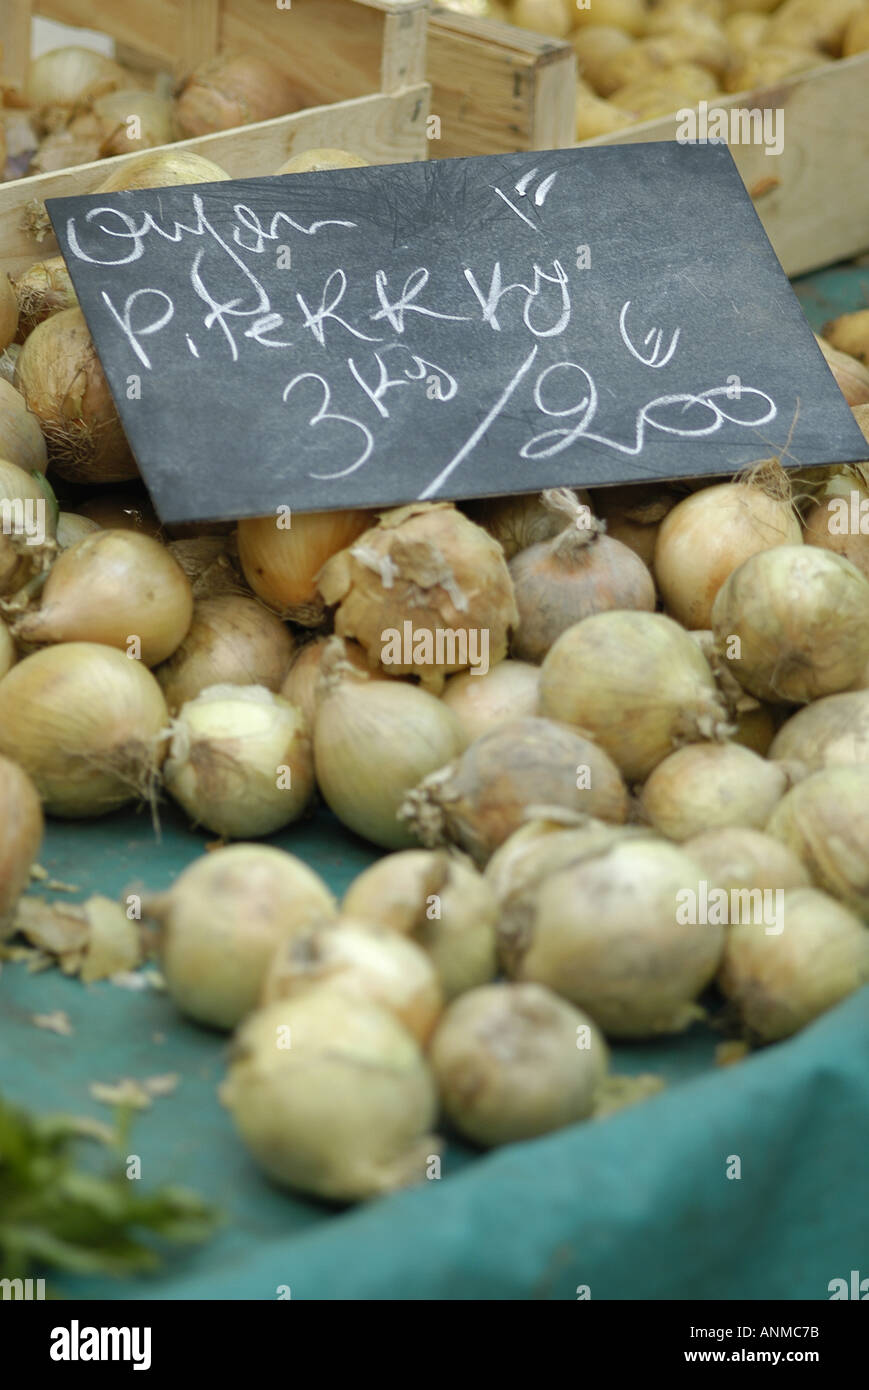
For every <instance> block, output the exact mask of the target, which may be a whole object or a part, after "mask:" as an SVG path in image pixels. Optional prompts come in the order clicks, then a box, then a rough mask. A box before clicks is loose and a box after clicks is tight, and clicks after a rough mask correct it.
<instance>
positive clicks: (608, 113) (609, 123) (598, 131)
mask: <svg viewBox="0 0 869 1390" xmlns="http://www.w3.org/2000/svg"><path fill="white" fill-rule="evenodd" d="M578 87H579V90H578V91H577V94H576V122H575V125H574V136H575V139H576V142H577V144H582V142H583V140H594V139H595V138H596V137H597V136H598V135H614V134H615V133H616V131H618V130H624V129H625V128H626V127H627V126H630V125H634V124H635V118H634V116H633V115H632V114H628V112H627V111H621V110H620V109H619V107H617V106H616V105H615V104H614V103H613V102H612V101H606V100H604V98H603V97H599V96H597V94H596V93H595V92H593V91H592V90H591V88H590V87H586V86H585V84H584V83H583V82H582V81H581V80H580V82H579V84H578ZM619 539H621V537H620V538H619Z"/></svg>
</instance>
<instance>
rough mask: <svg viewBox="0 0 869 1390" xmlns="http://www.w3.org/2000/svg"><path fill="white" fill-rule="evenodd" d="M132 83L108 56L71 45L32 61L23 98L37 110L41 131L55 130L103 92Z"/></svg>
mask: <svg viewBox="0 0 869 1390" xmlns="http://www.w3.org/2000/svg"><path fill="white" fill-rule="evenodd" d="M129 80H130V79H129V74H128V73H126V72H125V71H124V69H123V68H122V67H121V66H120V65H119V64H118V63H116V62H114V61H113V60H112V59H111V58H107V57H106V56H105V54H103V53H97V52H96V51H95V50H94V49H92V48H80V47H78V46H76V45H74V44H71V45H69V46H68V47H64V48H53V49H52V50H51V51H50V52H49V53H43V54H41V56H40V57H38V58H34V59H33V61H32V62H31V64H30V67H29V68H28V70H27V78H26V80H25V83H24V95H25V97H26V98H27V103H28V105H29V106H31V107H34V108H35V110H36V113H37V115H38V120H39V124H40V125H41V127H42V129H44V130H47V129H55V128H57V126H58V125H59V124H65V122H66V120H67V119H68V118H69V116H70V115H71V114H72V113H73V112H74V111H75V110H76V109H81V108H82V107H84V106H86V105H87V103H88V102H90V101H92V100H93V99H94V98H95V97H97V96H100V95H102V94H103V93H104V92H113V91H115V90H116V89H117V88H118V87H123V86H124V85H125V84H127V85H128V84H129Z"/></svg>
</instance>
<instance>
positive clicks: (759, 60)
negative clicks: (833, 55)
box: [723, 31, 828, 92]
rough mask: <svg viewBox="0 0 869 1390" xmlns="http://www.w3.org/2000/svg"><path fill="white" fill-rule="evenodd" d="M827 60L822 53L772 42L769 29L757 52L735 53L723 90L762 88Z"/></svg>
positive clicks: (741, 90) (735, 90) (744, 90)
mask: <svg viewBox="0 0 869 1390" xmlns="http://www.w3.org/2000/svg"><path fill="white" fill-rule="evenodd" d="M827 61H828V59H826V58H823V57H821V55H820V54H819V53H810V52H809V51H808V50H807V49H805V48H799V47H797V48H795V47H793V46H791V45H786V44H774V43H772V42H771V40H770V37H769V31H767V34H766V35H765V36H764V43H763V45H762V47H761V48H759V49H757V50H756V52H754V53H749V54H748V55H743V54H737V55H736V61H735V62H734V63H733V64H732V66H731V67H730V68H728V70H727V72H726V73H725V74H724V80H723V86H724V90H725V92H746V91H760V90H761V89H762V88H764V87H774V86H776V85H777V84H778V83H779V82H780V81H781V80H782V78H784V77H791V76H793V75H794V74H795V73H798V72H808V71H809V70H811V69H814V68H817V67H820V66H821V64H822V63H826V62H827Z"/></svg>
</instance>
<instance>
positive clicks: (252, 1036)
mask: <svg viewBox="0 0 869 1390" xmlns="http://www.w3.org/2000/svg"><path fill="white" fill-rule="evenodd" d="M220 1098H221V1100H222V1101H223V1104H224V1105H225V1106H227V1108H228V1109H229V1110H230V1111H231V1113H232V1117H233V1120H234V1121H235V1124H236V1127H237V1129H238V1131H239V1133H240V1135H241V1137H242V1139H243V1140H244V1143H245V1144H246V1145H247V1147H248V1148H249V1149H250V1151H251V1153H252V1154H253V1155H254V1157H255V1158H256V1160H257V1162H258V1163H259V1164H260V1165H261V1166H262V1167H263V1168H264V1169H265V1171H266V1172H267V1173H268V1174H269V1176H270V1177H271V1178H273V1179H274V1180H275V1182H278V1183H281V1184H284V1185H286V1186H287V1187H292V1188H297V1189H299V1190H300V1191H302V1192H307V1193H310V1194H312V1195H313V1196H316V1197H326V1198H329V1199H330V1200H333V1201H359V1200H361V1199H363V1198H367V1197H376V1196H378V1195H379V1194H381V1193H384V1192H389V1191H391V1190H392V1189H393V1188H397V1187H404V1186H406V1185H407V1184H408V1183H411V1182H421V1181H422V1180H423V1178H424V1177H425V1172H426V1164H427V1163H428V1161H429V1160H430V1158H431V1155H432V1151H433V1149H434V1150H435V1152H436V1151H437V1150H436V1146H437V1144H438V1142H439V1141H438V1140H437V1139H436V1137H435V1136H434V1135H432V1134H430V1133H429V1130H430V1128H431V1126H432V1124H433V1123H434V1120H435V1115H436V1111H437V1094H436V1091H435V1086H434V1081H433V1079H432V1076H431V1073H430V1071H429V1069H428V1067H427V1065H426V1062H425V1059H424V1057H423V1055H422V1052H421V1050H420V1048H419V1045H418V1043H417V1042H416V1041H415V1040H414V1039H413V1038H412V1037H411V1036H410V1034H409V1033H408V1032H407V1030H406V1029H405V1028H402V1026H401V1024H400V1023H399V1022H398V1020H397V1019H396V1018H394V1017H393V1016H392V1014H390V1013H389V1012H388V1010H386V1009H383V1008H381V1007H380V1006H379V1005H377V1004H363V1003H351V1002H350V1001H349V1000H348V999H347V998H346V996H345V995H344V994H342V993H341V991H340V990H332V989H329V988H328V987H327V986H324V987H323V988H322V989H315V990H311V991H310V993H308V994H303V995H301V996H300V997H299V998H298V999H289V1000H281V1001H280V1002H279V1003H277V1004H271V1005H270V1006H269V1007H268V1008H267V1009H261V1010H260V1011H259V1013H257V1014H255V1015H254V1016H253V1017H252V1018H251V1019H249V1020H248V1022H247V1023H246V1024H245V1026H244V1028H243V1029H242V1031H241V1033H240V1034H239V1036H238V1038H237V1040H236V1041H235V1042H234V1044H233V1053H232V1062H231V1066H230V1070H229V1075H228V1077H227V1079H226V1081H225V1082H224V1083H223V1085H222V1086H221V1088H220Z"/></svg>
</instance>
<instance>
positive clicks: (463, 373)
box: [47, 144, 867, 522]
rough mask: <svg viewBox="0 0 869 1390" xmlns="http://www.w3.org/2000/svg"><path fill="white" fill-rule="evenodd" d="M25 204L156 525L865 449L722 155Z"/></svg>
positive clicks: (593, 156) (369, 173)
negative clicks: (89, 340) (76, 306)
mask: <svg viewBox="0 0 869 1390" xmlns="http://www.w3.org/2000/svg"><path fill="white" fill-rule="evenodd" d="M47 206H48V210H49V213H50V215H51V219H52V222H53V223H54V227H55V230H56V232H57V235H58V238H59V240H60V244H61V247H62V250H63V253H64V256H65V257H66V260H67V264H68V266H69V269H70V272H71V274H72V278H73V281H74V284H75V287H76V291H77V293H78V296H79V299H80V301H81V305H82V308H83V310H84V313H85V315H86V317H87V321H88V324H89V326H90V330H91V333H92V334H93V337H94V339H95V342H96V346H97V350H98V352H99V356H100V359H101V361H102V363H103V366H104V368H105V371H106V374H107V376H108V379H109V383H110V386H111V389H112V392H113V394H114V397H115V400H116V402H117V405H118V409H119V410H120V413H121V417H122V419H123V423H124V427H125V429H126V431H127V434H128V436H129V439H130V442H131V445H132V448H133V451H134V453H135V455H136V458H137V460H138V463H139V467H140V469H141V471H142V474H143V476H144V478H145V481H146V483H147V484H148V487H149V489H150V491H151V495H152V497H153V500H154V503H155V505H156V508H157V511H158V512H159V514H160V516H161V517H162V518H163V520H164V521H166V522H182V521H197V520H218V519H230V518H235V517H243V516H256V515H264V514H266V513H270V512H273V511H275V510H276V509H277V508H279V507H283V506H289V507H290V508H293V509H298V510H300V511H310V510H319V509H329V508H334V507H349V506H357V505H358V506H377V505H384V504H390V503H400V502H408V501H414V500H417V499H421V498H431V499H444V498H457V497H472V496H479V495H485V494H492V493H502V492H529V491H534V490H537V489H539V488H542V487H545V486H554V485H557V484H568V485H575V486H579V485H587V486H595V485H602V484H608V483H626V482H631V481H635V480H644V481H649V480H650V479H655V478H665V477H678V476H683V477H689V476H699V475H704V474H705V475H709V474H715V473H732V472H734V471H735V470H737V469H738V468H740V467H742V466H744V465H746V464H748V463H750V462H752V461H753V460H756V459H760V458H764V457H768V456H769V455H770V454H773V453H778V452H780V451H781V450H782V449H784V447H785V445H786V443H787V440H788V436H789V435H790V443H789V452H788V454H787V455H786V458H785V461H786V462H790V463H797V462H799V463H801V464H803V465H808V464H819V463H832V462H837V461H846V460H855V459H860V458H862V457H865V454H866V452H867V451H866V445H865V442H864V440H863V437H862V435H861V433H860V431H859V430H858V428H857V426H856V424H855V423H854V420H853V418H852V416H851V412H850V411H849V410H848V408H847V406H846V405H845V403H844V400H843V398H842V396H841V395H840V393H839V390H838V388H837V387H836V385H835V383H834V381H833V378H832V376H831V375H830V373H829V371H828V370H827V367H826V365H825V363H824V361H823V358H822V356H821V353H820V351H819V349H818V347H817V344H816V343H815V341H814V339H813V336H812V333H811V331H810V329H809V327H808V325H807V323H806V321H805V319H804V318H803V315H802V312H801V310H800V308H799V304H798V302H797V300H796V298H795V296H794V294H793V292H792V290H791V288H790V286H789V284H788V281H787V279H786V278H785V275H784V273H783V271H782V269H781V266H780V265H779V263H778V261H777V260H776V257H775V255H774V253H773V251H772V249H771V247H770V245H769V242H768V241H767V238H766V236H765V234H764V232H763V229H762V227H761V225H760V222H759V221H758V218H757V216H756V214H755V212H754V209H753V207H752V204H751V200H750V199H749V197H748V194H747V193H746V191H745V189H744V187H743V184H742V181H741V179H740V178H739V175H738V173H737V171H736V167H735V165H734V163H733V160H732V158H731V155H730V152H729V151H728V149H727V148H726V146H724V145H719V144H709V145H703V144H696V145H679V144H642V145H619V146H608V147H600V148H590V149H582V150H559V151H547V152H542V153H537V154H516V155H507V156H500V155H498V156H490V157H485V158H476V159H450V160H438V161H431V162H426V163H421V164H402V165H389V166H384V167H380V168H363V169H348V170H340V171H336V172H330V173H315V174H297V175H291V176H285V177H283V178H261V179H245V180H236V181H232V182H226V183H214V184H200V185H195V186H188V187H173V188H163V189H152V190H138V191H135V192H125V193H111V194H95V195H90V196H87V197H77V198H55V199H51V200H50V201H49V202H48V204H47Z"/></svg>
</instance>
